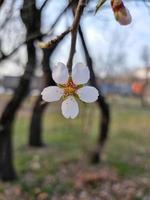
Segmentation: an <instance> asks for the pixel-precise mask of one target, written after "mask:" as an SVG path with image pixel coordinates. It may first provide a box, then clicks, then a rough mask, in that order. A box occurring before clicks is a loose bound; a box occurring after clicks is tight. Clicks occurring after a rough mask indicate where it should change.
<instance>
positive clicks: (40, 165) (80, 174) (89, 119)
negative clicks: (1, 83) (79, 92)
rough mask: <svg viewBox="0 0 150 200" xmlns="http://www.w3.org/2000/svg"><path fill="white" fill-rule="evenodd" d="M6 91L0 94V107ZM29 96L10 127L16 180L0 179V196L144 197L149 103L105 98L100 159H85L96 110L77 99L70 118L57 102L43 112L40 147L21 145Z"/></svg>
mask: <svg viewBox="0 0 150 200" xmlns="http://www.w3.org/2000/svg"><path fill="white" fill-rule="evenodd" d="M7 100H8V96H7V97H6V96H2V95H1V96H0V111H2V108H3V107H4V106H3V105H4V104H5V103H6V101H7ZM33 101H34V98H31V97H29V98H28V99H27V100H26V102H25V103H24V104H23V106H22V109H21V111H20V112H19V113H18V116H17V120H16V122H15V127H14V137H13V140H14V148H15V151H14V155H15V167H16V170H17V172H18V180H16V181H14V182H13V183H2V182H0V200H150V122H149V119H150V107H145V108H143V107H142V106H141V105H140V101H139V100H135V99H128V98H126V97H123V98H114V99H109V101H110V103H111V111H112V112H111V113H112V114H111V118H112V121H111V127H110V134H109V140H108V142H107V145H106V146H105V150H104V152H103V157H102V162H101V163H100V164H98V165H91V164H90V162H89V160H90V159H89V158H90V155H91V154H90V153H91V151H92V150H93V149H94V147H95V144H96V138H97V134H98V119H99V112H98V109H97V107H96V105H95V104H93V105H88V106H87V105H81V113H80V116H79V117H78V118H77V119H76V120H66V119H64V118H63V117H62V116H61V114H60V110H59V109H60V108H59V106H60V105H59V104H55V103H54V104H51V105H50V106H49V108H48V109H47V112H46V114H45V117H44V131H43V137H44V141H45V143H46V147H45V148H41V149H36V148H31V147H28V146H27V140H28V128H29V121H30V115H31V108H32V105H33Z"/></svg>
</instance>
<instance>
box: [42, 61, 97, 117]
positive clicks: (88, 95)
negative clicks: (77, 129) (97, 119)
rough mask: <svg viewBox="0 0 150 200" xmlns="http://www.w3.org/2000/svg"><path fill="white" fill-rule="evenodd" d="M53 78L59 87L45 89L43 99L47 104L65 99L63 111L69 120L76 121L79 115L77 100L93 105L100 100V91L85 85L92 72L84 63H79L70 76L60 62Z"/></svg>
mask: <svg viewBox="0 0 150 200" xmlns="http://www.w3.org/2000/svg"><path fill="white" fill-rule="evenodd" d="M52 77H53V80H54V81H55V82H56V83H57V86H49V87H46V88H44V90H43V91H42V93H41V95H42V99H43V100H44V101H47V102H54V101H59V100H60V99H63V102H62V106H61V111H62V114H63V116H64V117H65V118H67V119H68V118H71V119H74V118H75V117H76V116H77V115H78V113H79V106H78V103H77V101H76V99H80V100H81V101H83V102H86V103H92V102H95V101H96V100H97V99H98V96H99V93H98V90H97V89H96V88H95V87H92V86H85V85H84V84H86V83H87V82H88V81H89V79H90V72H89V69H88V67H87V66H85V65H83V64H82V63H77V64H76V65H75V66H74V67H73V69H72V73H71V74H69V72H68V68H67V67H66V66H65V65H64V64H63V63H60V62H59V63H58V64H57V65H56V66H55V68H54V69H53V71H52Z"/></svg>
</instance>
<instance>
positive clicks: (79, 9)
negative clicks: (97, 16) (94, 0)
mask: <svg viewBox="0 0 150 200" xmlns="http://www.w3.org/2000/svg"><path fill="white" fill-rule="evenodd" d="M85 6H86V0H79V3H78V6H77V9H76V12H75V17H74V21H73V24H72V28H71V48H70V53H69V58H68V62H67V67H68V69H69V71H71V67H72V63H73V57H74V54H75V51H76V40H77V31H78V26H79V23H80V19H81V16H82V14H83V10H84V7H85Z"/></svg>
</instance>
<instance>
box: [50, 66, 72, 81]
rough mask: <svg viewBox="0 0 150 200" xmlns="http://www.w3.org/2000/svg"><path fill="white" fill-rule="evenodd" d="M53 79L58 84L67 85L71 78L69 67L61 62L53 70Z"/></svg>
mask: <svg viewBox="0 0 150 200" xmlns="http://www.w3.org/2000/svg"><path fill="white" fill-rule="evenodd" d="M52 77H53V80H54V81H55V82H56V83H58V84H65V83H67V81H68V78H69V73H68V69H67V67H66V66H65V65H64V64H63V63H61V62H59V63H57V65H56V66H55V67H54V69H53V72H52Z"/></svg>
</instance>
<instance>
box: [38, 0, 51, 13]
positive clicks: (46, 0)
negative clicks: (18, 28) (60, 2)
mask: <svg viewBox="0 0 150 200" xmlns="http://www.w3.org/2000/svg"><path fill="white" fill-rule="evenodd" d="M48 2H49V0H45V1H44V3H43V4H42V6H41V8H40V11H42V10H43V8H44V7H45V6H46V4H47V3H48Z"/></svg>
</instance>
